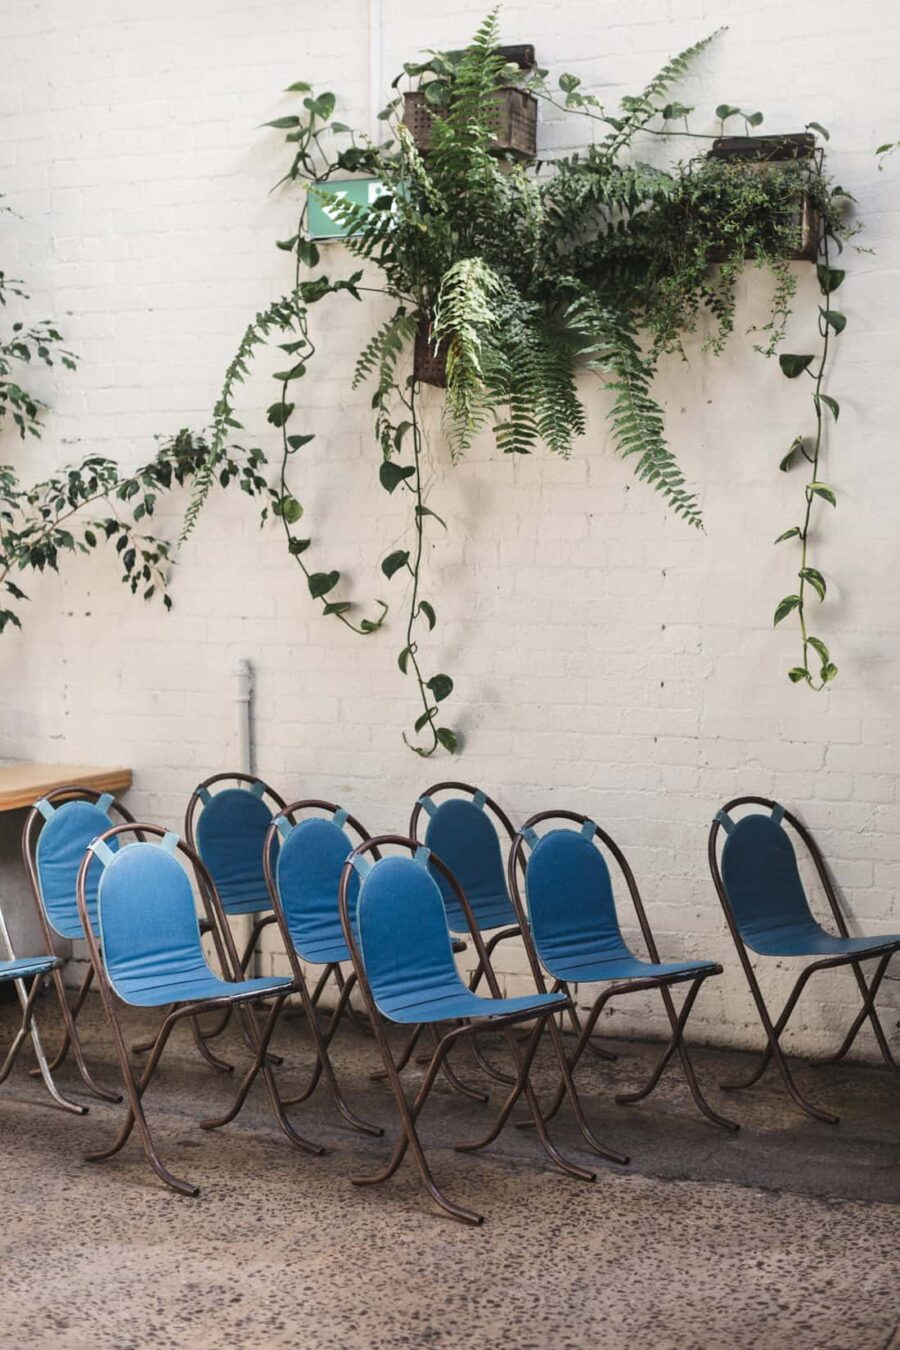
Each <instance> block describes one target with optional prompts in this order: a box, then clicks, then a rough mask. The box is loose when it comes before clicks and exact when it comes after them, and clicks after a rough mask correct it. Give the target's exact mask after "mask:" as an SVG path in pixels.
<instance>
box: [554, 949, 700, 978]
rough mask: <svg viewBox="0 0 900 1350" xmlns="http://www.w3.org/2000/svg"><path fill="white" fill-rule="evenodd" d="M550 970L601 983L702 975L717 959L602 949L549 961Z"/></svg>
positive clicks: (555, 974) (558, 973) (559, 975)
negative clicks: (647, 956) (659, 957)
mask: <svg viewBox="0 0 900 1350" xmlns="http://www.w3.org/2000/svg"><path fill="white" fill-rule="evenodd" d="M545 964H546V965H547V969H548V970H549V971H550V974H551V975H552V976H553V977H554V979H557V980H566V981H580V982H582V983H584V984H595V983H597V984H599V983H601V982H603V981H609V980H617V981H618V980H661V979H667V978H671V977H673V976H678V975H683V976H685V977H687V976H690V975H699V974H700V973H701V972H702V971H704V970H709V971H713V970H715V969H716V963H715V961H668V962H666V961H663V962H653V961H642V960H641V959H640V957H637V956H633V955H632V954H631V953H630V952H628V953H623V954H622V955H608V954H606V953H602V952H593V953H592V952H589V951H585V952H573V953H572V954H571V955H568V956H564V957H559V958H558V959H554V961H553V962H552V965H551V964H550V963H549V962H545Z"/></svg>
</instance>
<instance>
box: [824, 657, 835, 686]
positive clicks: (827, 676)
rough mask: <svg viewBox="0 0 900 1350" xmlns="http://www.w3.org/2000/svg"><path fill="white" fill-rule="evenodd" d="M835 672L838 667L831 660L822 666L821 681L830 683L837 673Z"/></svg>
mask: <svg viewBox="0 0 900 1350" xmlns="http://www.w3.org/2000/svg"><path fill="white" fill-rule="evenodd" d="M837 673H838V668H837V666H836V665H833V664H832V662H830V661H829V662H828V665H827V666H823V668H822V679H823V681H824V682H825V684H830V683H831V681H832V680H833V679H834V678H835V676H836V675H837Z"/></svg>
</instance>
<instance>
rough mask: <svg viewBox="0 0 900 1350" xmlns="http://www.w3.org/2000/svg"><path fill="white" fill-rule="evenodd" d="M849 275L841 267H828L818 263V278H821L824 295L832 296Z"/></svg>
mask: <svg viewBox="0 0 900 1350" xmlns="http://www.w3.org/2000/svg"><path fill="white" fill-rule="evenodd" d="M846 275H847V273H846V272H842V271H841V269H840V268H839V267H826V265H825V263H818V264H817V266H816V276H817V277H818V278H819V288H820V290H821V292H822V294H823V295H831V292H832V291H836V290H837V288H838V286H840V284H841V282H842V281H843V280H844V277H845V276H846Z"/></svg>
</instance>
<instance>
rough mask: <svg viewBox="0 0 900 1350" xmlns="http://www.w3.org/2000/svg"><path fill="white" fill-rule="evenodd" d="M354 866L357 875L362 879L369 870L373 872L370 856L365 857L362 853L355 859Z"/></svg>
mask: <svg viewBox="0 0 900 1350" xmlns="http://www.w3.org/2000/svg"><path fill="white" fill-rule="evenodd" d="M353 868H354V871H355V872H356V874H357V876H358V877H359V878H360V880H362V878H363V877H364V876H365V875H366V873H367V872H371V870H372V864H371V863H370V862H369V860H368V858H364V857H363V856H362V854H358V855H357V856H356V857H355V858H354V859H353Z"/></svg>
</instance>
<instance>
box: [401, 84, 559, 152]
mask: <svg viewBox="0 0 900 1350" xmlns="http://www.w3.org/2000/svg"><path fill="white" fill-rule="evenodd" d="M494 101H495V102H496V104H497V135H496V138H495V139H494V141H493V142H492V143H491V149H492V150H494V151H495V152H496V153H497V154H504V155H513V156H514V157H515V158H516V159H534V157H535V155H536V154H537V99H536V98H535V97H534V95H533V94H529V93H526V91H525V90H524V89H513V88H509V89H498V90H497V92H496V93H495V94H494ZM403 123H404V126H407V127H409V130H410V131H411V133H412V138H413V141H414V143H415V147H416V149H417V150H418V151H419V152H420V154H423V155H427V153H428V151H429V150H430V149H431V123H432V112H431V109H430V107H429V105H428V102H427V100H426V98H425V94H424V93H423V91H422V90H418V89H417V90H414V91H412V92H410V93H406V94H404V96H403Z"/></svg>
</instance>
